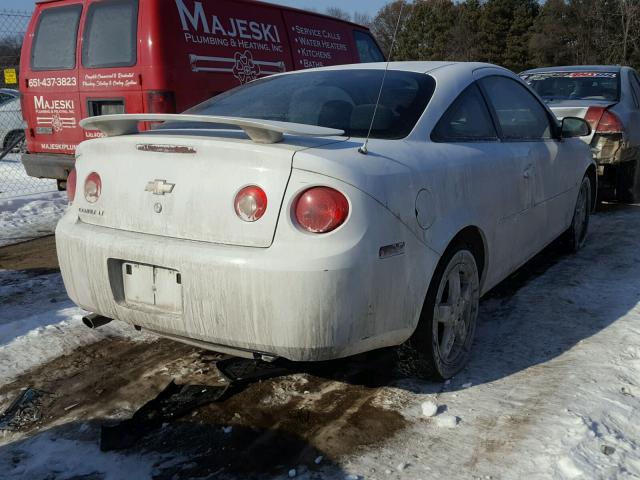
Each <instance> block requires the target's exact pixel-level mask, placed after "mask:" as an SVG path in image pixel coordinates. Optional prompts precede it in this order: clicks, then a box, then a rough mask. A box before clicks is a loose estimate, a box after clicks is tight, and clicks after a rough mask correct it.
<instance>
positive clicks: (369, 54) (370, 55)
mask: <svg viewBox="0 0 640 480" xmlns="http://www.w3.org/2000/svg"><path fill="white" fill-rule="evenodd" d="M353 36H354V38H355V40H356V47H357V48H358V55H359V56H360V61H361V62H362V63H369V62H384V55H383V54H382V52H381V51H380V49H379V48H378V45H377V44H376V42H375V41H374V40H373V38H371V35H369V34H368V33H364V32H359V31H358V30H354V32H353Z"/></svg>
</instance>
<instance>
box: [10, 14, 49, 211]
mask: <svg viewBox="0 0 640 480" xmlns="http://www.w3.org/2000/svg"><path fill="white" fill-rule="evenodd" d="M30 18H31V13H29V12H19V11H14V10H1V9H0V200H3V199H8V198H15V197H23V196H26V195H34V194H39V193H46V192H51V191H55V190H56V189H57V185H56V181H55V180H41V179H37V178H32V177H29V176H28V175H27V174H26V172H25V170H24V167H23V166H22V162H21V161H20V156H21V152H23V151H24V149H25V142H24V129H25V124H24V120H23V118H22V113H21V109H20V94H19V93H18V85H19V82H20V49H21V47H22V40H23V39H24V36H25V32H26V31H27V25H28V23H29V19H30Z"/></svg>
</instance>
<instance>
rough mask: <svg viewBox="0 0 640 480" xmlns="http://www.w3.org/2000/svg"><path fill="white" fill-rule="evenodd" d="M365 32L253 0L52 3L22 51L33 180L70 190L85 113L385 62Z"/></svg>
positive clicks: (175, 104) (178, 102) (181, 102)
mask: <svg viewBox="0 0 640 480" xmlns="http://www.w3.org/2000/svg"><path fill="white" fill-rule="evenodd" d="M382 60H384V57H383V55H382V53H381V51H380V49H379V48H378V45H377V44H376V42H375V40H374V39H373V37H372V36H371V34H370V33H369V31H368V29H367V28H365V27H362V26H360V25H356V24H352V23H349V22H344V21H341V20H337V19H335V18H332V17H328V16H325V15H320V14H316V13H310V12H306V11H302V10H297V9H293V8H287V7H281V6H277V5H272V4H268V3H263V2H259V1H252V0H202V1H194V0H48V1H47V0H45V1H39V2H37V3H36V8H35V12H34V14H33V17H32V19H31V22H30V24H29V28H28V31H27V35H26V38H25V40H24V44H23V47H22V58H21V65H20V71H21V83H20V91H21V93H22V111H23V114H24V118H25V120H26V122H27V131H26V139H27V151H28V153H26V154H25V155H23V158H22V161H23V164H24V166H25V168H26V170H27V173H28V174H29V175H31V176H34V177H40V178H55V179H58V180H59V185H60V186H61V187H62V186H64V180H66V178H67V174H68V173H69V171H70V170H71V169H72V168H73V163H74V151H75V148H76V146H77V145H78V143H80V142H82V141H83V140H86V139H88V138H93V137H96V136H100V133H99V132H98V131H95V132H92V131H84V130H83V129H81V128H80V127H79V126H78V122H79V121H80V120H81V119H82V118H85V117H90V116H94V115H105V114H112V113H175V112H180V111H183V110H186V109H187V108H189V107H191V106H193V105H195V104H197V103H199V102H201V101H203V100H205V99H207V98H210V97H212V96H214V95H217V94H219V93H221V92H224V91H225V90H228V89H230V88H233V87H235V86H238V85H240V84H243V83H246V82H249V81H251V80H254V79H256V78H260V77H263V76H266V75H271V74H274V73H279V72H284V71H288V70H298V69H304V68H310V67H319V66H326V65H337V64H346V63H359V62H372V61H382Z"/></svg>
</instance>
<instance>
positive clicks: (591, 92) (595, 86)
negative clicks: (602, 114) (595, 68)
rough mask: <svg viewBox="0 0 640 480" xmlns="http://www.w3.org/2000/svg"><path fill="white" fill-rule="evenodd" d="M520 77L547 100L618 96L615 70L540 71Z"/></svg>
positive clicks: (612, 97)
mask: <svg viewBox="0 0 640 480" xmlns="http://www.w3.org/2000/svg"><path fill="white" fill-rule="evenodd" d="M522 78H523V79H524V80H525V81H526V82H527V83H528V84H529V86H531V88H532V89H533V90H535V92H536V93H537V94H538V95H540V96H541V97H542V98H543V99H545V100H547V101H551V102H552V101H558V100H609V101H613V102H617V101H618V100H619V98H620V82H619V79H618V74H617V73H616V72H542V73H534V74H530V75H527V74H525V75H523V76H522Z"/></svg>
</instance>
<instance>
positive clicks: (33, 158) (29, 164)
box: [22, 153, 75, 180]
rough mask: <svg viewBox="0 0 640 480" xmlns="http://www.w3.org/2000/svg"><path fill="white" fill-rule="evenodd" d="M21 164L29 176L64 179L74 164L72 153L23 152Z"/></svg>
mask: <svg viewBox="0 0 640 480" xmlns="http://www.w3.org/2000/svg"><path fill="white" fill-rule="evenodd" d="M22 165H24V169H25V170H26V172H27V175H29V176H30V177H36V178H55V179H56V180H66V179H67V176H68V175H69V172H70V171H71V170H72V169H73V167H74V165H75V158H74V156H73V155H62V154H50V153H25V154H23V155H22Z"/></svg>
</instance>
